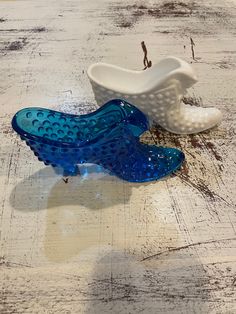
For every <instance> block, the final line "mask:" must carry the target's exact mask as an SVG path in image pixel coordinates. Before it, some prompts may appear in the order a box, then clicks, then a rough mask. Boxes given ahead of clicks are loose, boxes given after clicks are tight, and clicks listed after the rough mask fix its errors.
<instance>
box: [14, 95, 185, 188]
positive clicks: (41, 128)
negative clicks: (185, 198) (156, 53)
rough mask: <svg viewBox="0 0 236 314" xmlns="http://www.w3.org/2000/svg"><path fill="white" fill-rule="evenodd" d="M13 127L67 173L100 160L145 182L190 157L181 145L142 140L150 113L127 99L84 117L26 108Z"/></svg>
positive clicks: (127, 177)
mask: <svg viewBox="0 0 236 314" xmlns="http://www.w3.org/2000/svg"><path fill="white" fill-rule="evenodd" d="M12 127H13V129H14V130H15V131H16V132H17V133H18V134H19V135H20V136H21V138H22V140H25V141H26V144H27V145H29V146H30V148H31V149H32V150H33V151H34V154H35V155H36V156H37V157H38V159H39V160H40V161H43V162H44V163H45V165H52V166H53V167H61V168H63V169H64V175H66V176H68V175H76V174H78V166H77V165H78V164H82V163H95V164H98V165H102V166H103V167H104V168H106V169H107V170H109V171H110V172H111V173H113V174H115V175H117V176H118V177H120V178H122V179H124V180H127V181H130V182H143V181H150V180H156V179H159V178H161V177H163V176H166V175H168V174H169V173H171V172H173V171H175V170H176V169H178V168H179V167H180V165H181V163H182V162H183V160H184V154H183V153H182V152H181V151H179V150H177V149H173V148H163V147H156V146H149V145H145V144H142V143H140V142H139V136H140V135H141V134H142V133H143V132H145V131H146V130H148V127H149V125H148V121H147V118H146V117H145V115H144V114H143V113H142V112H141V111H140V110H139V109H137V108H136V107H134V106H132V105H131V104H129V103H127V102H125V101H123V100H117V99H116V100H112V101H109V102H108V103H107V104H105V105H104V106H102V107H101V108H99V109H98V110H97V111H95V112H92V113H90V114H86V115H81V116H79V115H71V114H66V113H62V112H57V111H53V110H49V109H43V108H25V109H22V110H20V111H19V112H17V113H16V114H15V116H14V117H13V119H12Z"/></svg>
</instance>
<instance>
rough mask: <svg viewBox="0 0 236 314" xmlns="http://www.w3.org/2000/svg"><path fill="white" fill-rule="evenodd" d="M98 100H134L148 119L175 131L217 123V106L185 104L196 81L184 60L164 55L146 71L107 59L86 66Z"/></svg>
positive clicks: (195, 129)
mask: <svg viewBox="0 0 236 314" xmlns="http://www.w3.org/2000/svg"><path fill="white" fill-rule="evenodd" d="M87 73H88V77H89V79H90V82H91V85H92V88H93V92H94V95H95V99H96V101H97V104H98V105H99V106H101V105H102V104H103V103H105V102H106V101H108V100H110V99H113V98H121V99H124V100H126V101H128V102H131V103H133V104H134V105H135V106H137V107H138V108H139V109H140V110H142V111H143V112H144V113H145V114H146V115H147V116H148V117H149V119H150V121H155V122H157V123H158V124H159V125H160V126H162V127H163V128H164V129H166V130H168V131H170V132H172V133H176V134H193V133H198V132H202V131H205V130H207V129H209V128H212V127H214V126H215V125H217V124H219V123H220V121H221V119H222V114H221V112H220V110H218V109H216V108H201V107H196V106H190V105H186V104H184V103H183V102H182V99H183V96H184V95H185V94H186V90H187V89H188V88H189V87H191V86H192V85H193V84H194V83H196V82H197V78H196V75H195V73H194V71H193V69H192V67H191V66H190V65H189V64H188V63H187V62H185V61H183V60H181V59H179V58H175V57H167V58H165V59H163V60H161V61H160V62H159V63H157V64H155V65H154V66H152V67H151V68H148V69H147V70H146V71H132V70H127V69H123V68H121V67H118V66H114V65H111V64H106V63H95V64H93V65H91V66H90V67H89V68H88V71H87Z"/></svg>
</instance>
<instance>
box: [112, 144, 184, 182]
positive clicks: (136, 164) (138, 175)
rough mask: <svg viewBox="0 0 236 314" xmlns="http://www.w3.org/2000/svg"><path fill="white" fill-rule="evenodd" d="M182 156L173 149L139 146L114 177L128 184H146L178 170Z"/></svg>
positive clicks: (182, 159) (178, 151)
mask: <svg viewBox="0 0 236 314" xmlns="http://www.w3.org/2000/svg"><path fill="white" fill-rule="evenodd" d="M184 158H185V157H184V154H183V153H182V152H181V151H180V150H178V149H175V148H165V147H157V146H149V145H144V144H141V145H140V147H139V151H138V152H137V153H135V154H134V155H132V156H131V157H130V158H128V159H127V160H126V162H123V165H122V167H121V169H120V170H119V171H117V170H118V169H113V170H116V171H115V172H116V175H117V176H118V177H120V178H122V179H123V180H126V181H129V182H148V181H155V180H158V179H161V178H163V177H165V176H167V175H169V174H171V173H173V172H174V171H176V170H178V169H179V168H180V166H181V164H182V163H183V161H184Z"/></svg>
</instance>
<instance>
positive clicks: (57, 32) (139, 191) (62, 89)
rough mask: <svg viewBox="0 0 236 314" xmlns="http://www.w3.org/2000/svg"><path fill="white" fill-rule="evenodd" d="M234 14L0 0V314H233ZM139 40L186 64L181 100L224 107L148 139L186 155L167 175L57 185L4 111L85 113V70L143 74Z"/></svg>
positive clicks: (226, 7) (181, 5)
mask: <svg viewBox="0 0 236 314" xmlns="http://www.w3.org/2000/svg"><path fill="white" fill-rule="evenodd" d="M235 16H236V3H234V2H229V1H220V0H219V1H217V0H215V1H213V0H207V1H195V2H193V1H185V0H183V1H181V2H180V1H168V2H167V1H166V2H162V1H153V2H151V1H138V0H136V1H131V0H128V1H120V2H118V1H115V0H114V1H112V0H99V1H95V0H91V1H86V0H84V1H82V0H70V1H66V0H55V1H52V0H49V1H44V0H41V1H35V0H32V1H2V0H1V1H0V57H1V59H0V109H1V111H0V119H1V120H0V121H1V123H0V132H1V133H0V134H1V150H0V219H1V220H0V228H1V229H0V232H1V233H0V240H1V242H0V288H1V292H0V298H1V300H0V303H1V304H0V313H141V312H142V313H163V314H165V313H236V232H235V230H236V211H235V188H236V186H235V176H236V170H235V123H234V122H235V121H234V120H235V108H236V107H235V100H236V91H235V68H236V54H235V51H236V40H235V35H236V30H235V26H236V18H235ZM190 37H192V39H193V41H194V42H195V47H194V49H195V57H196V61H193V60H192V57H191V47H190ZM143 40H144V41H145V43H146V45H147V47H148V57H149V59H151V60H152V62H153V63H154V62H157V61H158V60H159V59H160V58H161V57H163V56H166V55H175V56H179V57H182V58H184V59H185V60H187V61H188V62H193V66H194V67H195V69H196V71H197V73H198V77H199V83H197V85H195V86H194V88H193V89H191V90H190V91H189V97H190V98H189V100H191V101H192V102H195V103H197V104H200V105H201V104H203V105H205V106H210V105H214V106H217V107H218V108H220V109H221V110H222V112H223V115H224V121H223V123H222V124H221V126H219V127H218V128H215V129H213V130H211V131H209V132H206V133H202V134H200V135H196V136H176V135H171V134H169V133H168V132H165V131H163V130H160V129H158V128H154V129H153V130H152V132H151V133H147V134H146V136H145V139H144V140H147V141H149V142H150V143H160V144H162V145H164V144H165V145H170V146H173V147H180V148H182V149H183V151H184V152H185V154H186V159H187V161H186V164H185V166H184V167H183V169H182V170H181V171H179V172H178V173H177V174H176V175H175V176H172V177H169V178H167V179H165V180H162V181H159V182H156V183H152V184H129V183H126V182H122V181H120V180H118V179H116V178H115V177H111V176H108V175H105V174H103V173H99V172H97V171H96V170H97V169H96V167H93V166H91V167H89V168H88V169H87V170H88V172H89V174H88V175H83V176H82V177H76V178H71V179H70V180H69V182H68V183H67V184H66V183H64V181H63V180H62V178H61V177H60V176H58V175H56V174H54V172H53V170H52V169H51V168H49V167H48V168H45V167H44V166H43V164H41V163H39V162H38V161H37V160H36V159H35V158H34V156H33V154H32V152H31V151H30V150H29V148H28V147H27V146H26V145H25V144H24V143H22V142H21V141H20V140H19V139H18V138H17V137H16V135H15V134H14V133H13V132H12V130H11V127H10V121H11V117H12V115H13V114H14V113H15V112H16V111H17V110H18V109H20V108H23V107H25V106H32V105H34V106H45V107H49V108H55V109H58V110H64V111H66V112H77V113H78V112H80V113H83V112H88V111H91V110H92V109H94V108H96V106H95V102H94V98H93V95H92V90H91V87H90V85H89V82H88V79H87V76H86V69H87V67H88V65H89V64H91V63H92V62H97V61H104V62H110V63H114V64H118V65H120V66H124V67H128V68H132V69H141V68H142V67H143V65H142V57H143V55H142V50H141V46H140V43H141V41H143ZM84 170H86V169H84ZM84 173H85V171H84Z"/></svg>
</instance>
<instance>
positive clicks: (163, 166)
mask: <svg viewBox="0 0 236 314" xmlns="http://www.w3.org/2000/svg"><path fill="white" fill-rule="evenodd" d="M160 149H161V151H162V162H161V160H160V159H159V164H160V167H159V175H160V177H165V176H167V175H169V174H171V173H173V172H174V171H176V170H178V169H179V168H180V167H181V165H182V163H183V161H184V159H185V156H184V153H183V152H181V151H180V150H179V149H176V148H165V147H161V148H160Z"/></svg>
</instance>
